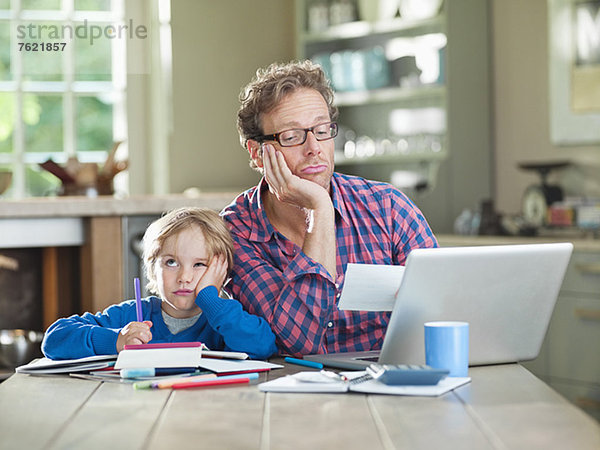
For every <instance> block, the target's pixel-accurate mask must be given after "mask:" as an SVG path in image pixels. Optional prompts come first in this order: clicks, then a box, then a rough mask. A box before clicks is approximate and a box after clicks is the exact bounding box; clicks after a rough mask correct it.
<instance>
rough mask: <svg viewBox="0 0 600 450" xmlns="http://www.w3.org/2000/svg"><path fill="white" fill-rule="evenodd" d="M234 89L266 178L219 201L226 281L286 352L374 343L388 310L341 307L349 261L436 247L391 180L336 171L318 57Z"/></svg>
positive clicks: (249, 145) (255, 163)
mask: <svg viewBox="0 0 600 450" xmlns="http://www.w3.org/2000/svg"><path fill="white" fill-rule="evenodd" d="M240 99H241V103H242V104H241V107H240V110H239V112H238V130H239V133H240V141H241V143H242V146H243V147H244V148H245V149H247V151H248V152H249V154H250V165H251V167H253V168H255V169H257V170H259V171H260V172H261V173H262V174H263V178H262V179H261V181H260V182H259V184H258V185H257V186H255V187H253V188H251V189H249V190H248V191H246V192H244V193H242V194H241V195H240V196H238V197H237V198H236V199H235V200H234V202H233V203H232V204H231V205H229V206H227V207H226V208H225V209H224V210H223V211H222V215H223V217H224V219H225V221H226V222H227V223H228V225H229V227H230V230H231V232H232V235H233V239H234V244H235V267H234V269H233V271H232V280H231V282H230V283H229V285H228V289H229V291H230V292H231V294H232V295H233V296H234V298H237V299H239V301H240V302H242V304H243V305H244V306H245V308H247V309H248V311H249V312H250V313H252V314H257V315H259V316H262V317H264V318H265V319H266V320H267V322H269V324H270V325H271V328H272V329H273V331H274V333H275V335H276V336H277V345H278V346H279V349H280V350H281V351H282V352H284V353H290V354H292V355H303V354H310V353H325V352H341V351H360V350H372V349H379V348H381V345H382V342H383V337H384V335H385V330H386V328H387V324H388V321H389V313H385V312H383V313H380V312H357V311H340V310H339V309H338V308H337V300H338V298H339V295H340V293H341V285H342V283H343V280H344V271H345V269H346V265H347V264H348V263H350V262H352V263H370V264H400V265H402V264H404V261H405V260H406V257H407V255H408V253H409V252H410V250H411V249H412V248H415V247H436V246H437V241H436V239H435V237H434V236H433V233H432V231H431V229H430V228H429V225H428V224H427V221H426V220H425V218H424V217H423V215H422V214H421V212H420V211H419V209H418V208H417V207H416V206H415V205H414V204H413V203H412V202H411V201H410V200H409V199H408V198H407V197H406V196H405V195H404V194H402V193H401V192H400V191H398V190H397V189H395V188H394V187H393V186H391V185H389V184H385V183H379V182H373V181H368V180H364V179H362V178H358V177H350V176H346V175H342V174H338V173H335V172H334V140H333V138H334V137H335V136H336V135H337V130H338V128H337V123H336V122H335V120H336V118H337V109H336V108H335V106H334V105H333V92H332V91H331V89H330V87H329V84H328V82H327V80H326V78H325V76H324V74H323V72H322V70H321V69H320V67H319V66H316V65H314V64H313V63H311V62H310V61H304V62H294V63H289V64H273V65H271V66H269V67H268V68H266V69H264V70H259V71H257V75H256V77H255V79H254V80H253V81H252V82H251V83H250V84H249V85H248V86H247V87H246V88H245V89H244V91H243V92H242V94H241V95H240Z"/></svg>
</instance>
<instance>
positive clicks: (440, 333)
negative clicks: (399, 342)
mask: <svg viewBox="0 0 600 450" xmlns="http://www.w3.org/2000/svg"><path fill="white" fill-rule="evenodd" d="M425 363H426V364H427V365H428V366H431V367H435V368H436V369H448V370H449V371H450V374H449V376H451V377H466V376H468V375H467V374H468V371H469V324H468V323H467V322H427V323H425Z"/></svg>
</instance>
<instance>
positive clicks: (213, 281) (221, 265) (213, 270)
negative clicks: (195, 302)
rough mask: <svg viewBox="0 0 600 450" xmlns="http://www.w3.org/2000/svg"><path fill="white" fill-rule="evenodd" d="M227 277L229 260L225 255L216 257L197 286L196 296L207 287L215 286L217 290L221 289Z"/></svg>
mask: <svg viewBox="0 0 600 450" xmlns="http://www.w3.org/2000/svg"><path fill="white" fill-rule="evenodd" d="M226 277H227V258H226V257H225V256H224V255H220V256H214V257H213V258H212V260H211V262H210V264H209V265H208V269H206V272H204V274H203V275H202V278H200V280H198V284H197V285H196V296H197V295H198V292H200V291H201V290H202V289H204V288H205V287H207V286H214V287H216V288H217V290H220V289H221V286H223V283H224V282H225V278H226Z"/></svg>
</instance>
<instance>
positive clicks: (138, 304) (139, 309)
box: [133, 277, 144, 322]
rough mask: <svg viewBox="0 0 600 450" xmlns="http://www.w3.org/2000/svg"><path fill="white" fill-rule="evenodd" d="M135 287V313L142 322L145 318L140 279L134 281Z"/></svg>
mask: <svg viewBox="0 0 600 450" xmlns="http://www.w3.org/2000/svg"><path fill="white" fill-rule="evenodd" d="M133 287H134V288H135V312H136V315H137V321H138V322H142V321H143V320H144V317H143V315H142V294H141V292H140V279H139V278H137V277H136V278H134V279H133Z"/></svg>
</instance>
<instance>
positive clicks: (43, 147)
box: [0, 0, 149, 198]
mask: <svg viewBox="0 0 600 450" xmlns="http://www.w3.org/2000/svg"><path fill="white" fill-rule="evenodd" d="M148 33H149V30H148V28H147V26H146V25H144V24H140V23H135V22H134V21H133V20H132V19H129V18H126V15H125V0H0V169H5V170H6V169H9V170H12V172H13V182H12V185H11V187H10V188H9V190H8V191H7V192H5V193H4V195H3V196H4V197H13V198H20V197H28V196H45V195H53V194H55V193H57V192H58V190H59V188H60V184H61V183H60V181H59V179H58V178H56V177H55V176H54V175H52V174H50V173H49V172H46V171H44V170H43V169H41V168H40V167H39V164H40V163H43V162H45V161H46V160H48V159H50V158H51V159H52V160H53V161H55V162H57V163H59V164H67V163H68V161H69V158H71V157H76V158H77V160H78V161H79V162H82V163H86V162H88V163H98V164H100V165H101V164H102V163H103V162H104V161H105V159H106V156H107V154H108V151H109V150H110V149H111V148H112V147H113V143H114V142H117V141H126V140H127V134H128V133H127V123H128V121H127V112H126V87H127V86H126V84H127V70H128V69H129V73H131V71H132V67H131V62H130V63H129V67H128V61H127V46H128V43H127V41H128V40H144V39H146V37H148ZM145 45H146V44H145ZM134 70H135V68H134ZM119 152H120V155H119V157H121V158H123V157H127V153H128V148H127V143H125V144H123V145H122V146H121V147H120V148H119ZM71 162H72V163H73V160H71ZM125 189H126V188H125Z"/></svg>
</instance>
